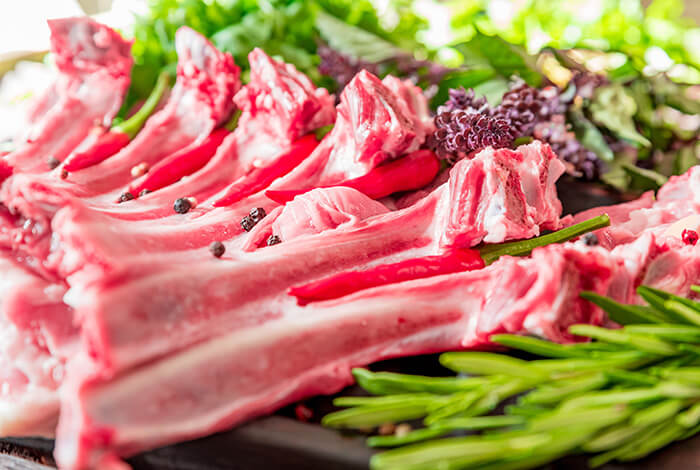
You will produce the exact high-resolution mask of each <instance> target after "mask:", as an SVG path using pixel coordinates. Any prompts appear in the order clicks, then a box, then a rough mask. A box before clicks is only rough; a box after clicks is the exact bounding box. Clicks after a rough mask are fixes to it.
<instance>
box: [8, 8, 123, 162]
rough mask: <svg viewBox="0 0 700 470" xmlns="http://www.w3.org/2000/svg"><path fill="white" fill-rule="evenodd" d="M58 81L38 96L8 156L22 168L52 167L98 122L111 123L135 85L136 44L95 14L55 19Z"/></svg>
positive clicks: (53, 36) (52, 23)
mask: <svg viewBox="0 0 700 470" xmlns="http://www.w3.org/2000/svg"><path fill="white" fill-rule="evenodd" d="M49 27H50V29H51V51H52V52H53V57H54V60H55V62H56V66H57V67H58V70H59V75H58V78H57V80H56V82H55V83H54V84H53V85H52V87H51V88H50V89H49V90H48V92H47V93H46V94H45V95H43V96H42V97H40V98H39V99H38V100H37V103H36V105H35V106H34V107H33V109H32V110H31V111H30V115H31V117H32V118H33V119H32V124H31V129H30V130H29V131H28V132H27V134H26V135H27V137H26V141H25V142H22V143H21V144H20V145H19V147H18V149H17V150H16V151H14V152H12V153H10V154H8V155H6V156H5V157H3V158H4V160H5V161H6V162H7V163H8V164H10V165H11V166H12V167H14V168H15V170H16V171H22V172H28V171H29V172H43V171H48V169H49V167H48V166H47V159H48V158H50V157H53V158H55V159H58V160H59V161H61V160H63V159H64V158H65V157H66V156H67V155H68V154H69V153H70V152H71V151H72V150H73V149H74V148H75V147H76V146H77V145H78V144H79V143H80V142H81V141H82V140H83V139H85V138H86V137H87V136H88V134H89V133H90V130H91V129H92V128H93V127H95V126H109V124H110V123H111V122H112V118H113V117H114V116H115V115H116V114H117V112H118V111H119V108H120V107H121V104H122V98H123V96H124V94H125V92H126V90H127V88H128V87H129V81H130V72H131V65H132V62H133V61H132V58H131V54H130V50H131V43H130V42H129V41H126V40H124V39H123V38H122V37H121V36H120V35H119V34H118V33H117V32H115V31H114V30H112V29H110V28H108V27H107V26H105V25H102V24H100V23H97V22H95V21H93V20H91V19H89V18H66V19H60V20H50V21H49Z"/></svg>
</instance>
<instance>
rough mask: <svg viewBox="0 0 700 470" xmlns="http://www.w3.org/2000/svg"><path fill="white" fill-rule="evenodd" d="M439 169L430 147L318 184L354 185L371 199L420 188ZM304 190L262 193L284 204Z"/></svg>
mask: <svg viewBox="0 0 700 470" xmlns="http://www.w3.org/2000/svg"><path fill="white" fill-rule="evenodd" d="M439 171H440V160H439V159H438V157H437V155H435V154H434V153H433V152H431V151H430V150H417V151H415V152H412V153H409V154H408V155H406V156H405V157H402V158H399V159H398V160H394V161H392V162H389V163H385V164H383V165H379V166H378V167H376V168H374V169H373V170H372V171H370V172H369V173H367V174H366V175H364V176H360V177H358V178H354V179H349V180H345V181H342V182H340V183H337V184H333V185H327V186H321V187H325V188H328V187H334V186H346V187H349V188H353V189H357V190H358V191H360V192H361V193H364V194H366V195H367V196H368V197H370V198H372V199H381V198H383V197H386V196H389V195H390V194H394V193H398V192H401V191H411V190H415V189H420V188H422V187H424V186H426V185H428V184H429V183H430V182H431V181H433V180H434V179H435V177H436V176H437V174H438V172H439ZM309 190H310V189H307V190H288V191H285V190H281V191H267V192H266V193H265V195H266V196H267V197H269V198H270V199H272V200H273V201H275V202H277V203H279V204H285V203H287V202H289V201H291V200H292V199H294V197H295V196H298V195H299V194H304V193H305V192H307V191H309Z"/></svg>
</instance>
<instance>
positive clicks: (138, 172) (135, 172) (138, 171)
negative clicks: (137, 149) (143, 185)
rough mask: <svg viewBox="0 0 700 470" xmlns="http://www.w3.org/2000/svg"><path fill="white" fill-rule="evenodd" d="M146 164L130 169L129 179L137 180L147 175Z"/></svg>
mask: <svg viewBox="0 0 700 470" xmlns="http://www.w3.org/2000/svg"><path fill="white" fill-rule="evenodd" d="M148 168H149V166H148V163H139V164H138V165H136V166H134V167H133V168H131V177H132V178H138V177H139V176H143V175H145V174H146V173H148Z"/></svg>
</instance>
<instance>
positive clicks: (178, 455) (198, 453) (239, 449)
mask: <svg viewBox="0 0 700 470" xmlns="http://www.w3.org/2000/svg"><path fill="white" fill-rule="evenodd" d="M558 189H559V196H560V199H561V200H562V202H563V204H564V208H565V212H566V213H576V212H579V211H581V210H584V209H587V208H589V207H595V206H600V205H607V204H614V203H616V202H619V201H621V200H624V199H629V197H625V196H622V195H619V194H612V193H609V192H607V191H605V190H604V189H602V188H599V187H596V186H591V185H584V184H582V183H578V182H575V181H564V182H562V184H560V185H559V188H558ZM373 369H375V370H389V371H394V372H396V371H401V372H406V373H419V374H426V375H447V374H448V372H447V371H445V370H444V369H442V368H441V367H440V366H439V364H438V362H437V358H436V356H421V357H417V358H405V359H397V360H392V361H384V362H382V363H379V364H376V365H374V366H373ZM347 393H353V394H357V393H361V391H360V390H359V389H357V387H351V388H350V389H349V390H346V391H344V392H343V394H347ZM332 398H333V397H316V398H313V399H310V400H308V401H307V402H305V405H306V406H307V407H308V408H310V409H311V410H313V413H314V414H313V416H312V418H311V421H312V422H310V423H305V422H300V421H298V420H297V419H295V418H294V414H295V413H294V408H293V407H287V408H285V409H283V410H280V412H279V413H277V414H276V415H275V416H270V417H266V418H262V419H259V420H256V421H253V422H251V423H248V424H246V425H244V426H240V427H238V428H237V429H234V430H231V431H228V432H225V433H221V434H217V435H214V436H210V437H207V438H204V439H199V440H196V441H191V442H185V443H181V444H177V445H173V446H168V447H164V448H161V449H157V450H154V451H151V452H147V453H145V454H142V455H139V456H136V457H134V458H132V459H130V460H129V463H130V464H131V465H132V466H133V467H134V469H135V470H278V469H279V470H366V469H367V468H368V462H369V458H370V457H371V455H372V450H370V449H369V448H368V447H367V446H366V445H365V443H364V436H360V435H357V434H355V435H352V434H342V433H340V432H337V431H334V430H330V429H325V428H323V427H321V426H320V425H319V424H318V421H319V420H320V418H321V417H322V416H323V415H325V414H326V413H328V412H330V411H332V410H333V409H334V408H333V406H332V403H331V402H332ZM52 451H53V441H51V440H46V439H4V440H0V470H51V469H55V464H54V461H53V457H52V455H51V454H52ZM545 468H546V469H549V470H584V469H586V468H588V467H587V465H586V457H585V456H578V457H571V458H567V459H563V460H561V461H558V462H555V463H553V464H550V465H549V466H547V467H545ZM602 470H700V436H696V437H695V438H693V439H690V440H687V441H684V442H680V443H677V444H674V445H673V446H671V447H669V448H667V449H664V450H663V451H660V452H657V453H656V454H654V455H652V456H650V457H648V458H647V459H645V460H642V461H639V462H632V463H629V464H626V465H622V464H610V465H606V466H605V467H602Z"/></svg>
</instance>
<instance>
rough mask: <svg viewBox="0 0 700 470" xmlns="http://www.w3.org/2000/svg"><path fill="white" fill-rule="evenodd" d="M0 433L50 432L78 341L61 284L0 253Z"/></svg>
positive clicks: (33, 434) (46, 434) (52, 429)
mask: <svg viewBox="0 0 700 470" xmlns="http://www.w3.org/2000/svg"><path fill="white" fill-rule="evenodd" d="M0 272H1V273H2V276H0V370H1V371H2V372H0V435H4V436H8V435H10V436H39V435H44V436H52V435H53V434H54V432H55V427H56V423H57V421H58V405H59V399H58V391H57V389H58V386H59V384H60V383H61V380H62V378H63V374H64V362H65V359H66V358H67V357H68V355H69V354H70V353H71V352H72V351H74V350H75V349H76V348H77V346H78V344H77V342H78V339H79V337H78V333H77V329H76V328H75V327H74V326H73V321H72V312H71V310H70V309H69V308H68V306H66V305H65V304H64V303H63V301H62V297H63V294H64V293H65V291H66V288H65V286H62V285H56V284H51V283H49V282H46V281H44V280H42V279H40V278H39V277H37V276H36V275H34V274H32V273H30V272H28V271H26V270H25V269H24V268H22V267H20V266H19V265H18V264H17V263H16V262H15V261H13V260H12V259H11V257H10V255H9V254H8V253H5V252H1V253H0Z"/></svg>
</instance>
